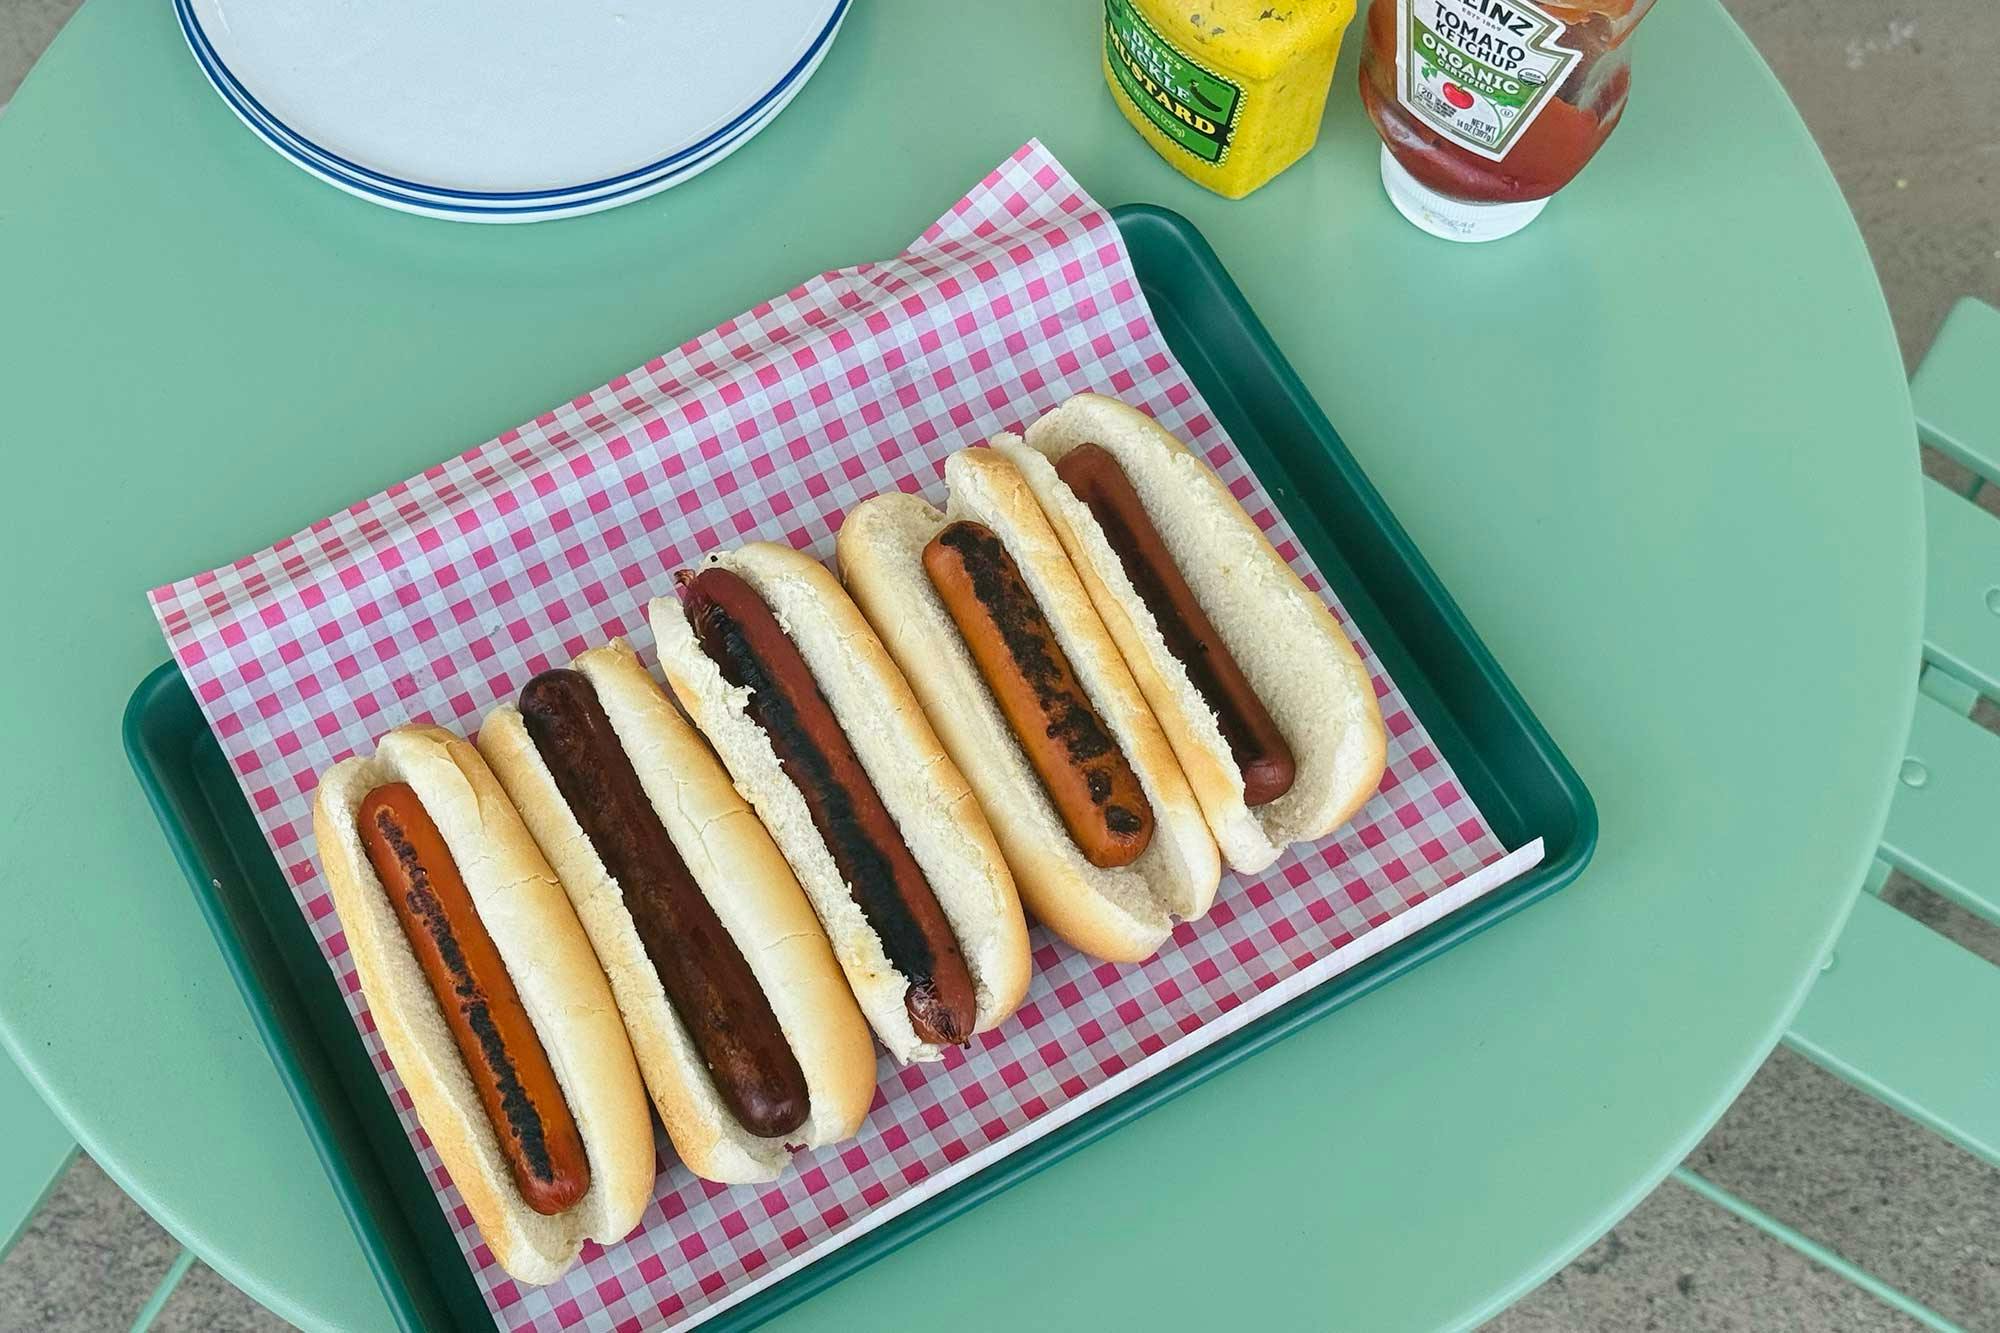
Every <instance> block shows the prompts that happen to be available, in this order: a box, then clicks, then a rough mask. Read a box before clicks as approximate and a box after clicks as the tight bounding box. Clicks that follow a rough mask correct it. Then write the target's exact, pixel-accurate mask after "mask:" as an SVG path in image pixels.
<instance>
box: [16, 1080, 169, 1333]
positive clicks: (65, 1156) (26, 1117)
mask: <svg viewBox="0 0 2000 1333" xmlns="http://www.w3.org/2000/svg"><path fill="white" fill-rule="evenodd" d="M75 1156H76V1144H75V1143H74V1142H73V1141H72V1140H71V1139H70V1136H69V1133H68V1131H66V1130H65V1129H64V1128H63V1127H62V1125H61V1123H60V1122H59V1121H57V1119H56V1118H55V1115H54V1114H53V1113H52V1112H51V1111H50V1110H49V1108H48V1106H47V1105H46V1104H44V1103H43V1101H42V1098H41V1094H40V1093H38V1092H36V1091H35V1089H34V1087H33V1086H32V1085H31V1084H30V1083H29V1082H28V1079H27V1076H26V1075H24V1074H23V1073H22V1072H21V1071H20V1070H19V1069H17V1068H15V1066H14V1062H13V1061H12V1060H10V1059H8V1058H7V1055H6V1053H5V1052H4V1051H0V1260H4V1259H5V1258H6V1257H7V1252H8V1251H9V1250H11V1249H13V1248H14V1242H15V1241H17V1240H19V1239H20V1238H21V1233H22V1232H23V1231H24V1230H26V1229H27V1226H28V1221H29V1219H30V1218H32V1217H33V1216H34V1215H35V1211H36V1210H37V1209H38V1208H40V1207H41V1206H42V1200H43V1199H45V1198H47V1197H48V1194H49V1191H50V1189H52V1188H53V1187H54V1186H55V1183H56V1181H57V1179H59V1178H60V1177H61V1176H62V1173H63V1172H64V1171H65V1170H67V1169H68V1168H69V1164H70V1159H71V1158H73V1157H75ZM193 1266H194V1255H193V1254H191V1253H189V1252H188V1250H187V1249H185V1248H183V1249H182V1250H181V1252H180V1254H179V1255H178V1256H177V1257H176V1258H175V1259H174V1262H173V1263H172V1264H170V1265H169V1266H168V1268H167V1271H166V1274H165V1276H163V1277H162V1278H161V1279H160V1281H159V1283H158V1284H157V1285H156V1286H155V1287H154V1288H153V1294H152V1295H151V1296H150V1297H149V1298H147V1301H146V1303H145V1304H144V1305H143V1306H141V1307H140V1308H139V1313H138V1314H137V1315H136V1316H134V1318H133V1320H132V1325H131V1333H146V1330H147V1329H149V1328H151V1327H152V1325H153V1320H154V1319H155V1318H156V1317H158V1315H159V1313H160V1311H161V1309H162V1308H164V1307H165V1305H166V1303H167V1297H169V1296H171V1295H173V1293H174V1288H175V1287H177V1286H179V1285H180V1280H181V1279H182V1278H183V1277H185V1276H186V1275H187V1271H188V1269H189V1268H191V1267H193Z"/></svg>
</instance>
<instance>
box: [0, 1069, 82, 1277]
mask: <svg viewBox="0 0 2000 1333" xmlns="http://www.w3.org/2000/svg"><path fill="white" fill-rule="evenodd" d="M0 1144H4V1145H5V1146H4V1147H0V1259H4V1258H6V1257H7V1251H9V1250H11V1249H13V1248H14V1242H15V1241H17V1240H19V1239H20V1237H21V1232H22V1231H23V1229H25V1228H26V1227H27V1225H28V1219H29V1218H31V1217H33V1216H34V1215H35V1209H37V1208H39V1207H41V1203H42V1200H43V1198H45V1197H46V1196H47V1195H48V1192H49V1187H50V1186H52V1185H54V1184H55V1183H56V1177H58V1176H60V1175H61V1174H62V1173H63V1169H64V1168H65V1167H67V1166H68V1165H69V1159H70V1158H71V1157H73V1156H74V1155H75V1154H76V1144H74V1143H72V1142H71V1141H70V1137H69V1135H68V1133H67V1132H65V1131H64V1129H63V1127H62V1126H61V1125H60V1124H59V1123H57V1121H56V1118H55V1115H54V1114H53V1113H52V1112H50V1110H49V1108H48V1107H47V1106H45V1105H44V1104H43V1103H42V1098H41V1094H40V1093H37V1092H36V1091H35V1089H34V1088H33V1087H32V1086H31V1085H30V1084H29V1082H28V1080H27V1077H26V1075H24V1074H22V1073H21V1071H20V1070H18V1069H16V1068H15V1067H14V1062H13V1061H12V1060H10V1059H8V1058H7V1055H6V1053H5V1052H3V1051H0Z"/></svg>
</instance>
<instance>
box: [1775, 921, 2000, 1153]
mask: <svg viewBox="0 0 2000 1333" xmlns="http://www.w3.org/2000/svg"><path fill="white" fill-rule="evenodd" d="M1995 1014H2000V968H1996V967H1994V966H1993V965H1992V964H1991V963H1989V962H1987V961H1986V960H1985V959H1983V958H1981V957H1979V956H1978V955H1977V954H1974V953H1972V952H1970V951H1969V950H1966V949H1962V948H1960V947H1959V946H1958V945H1957V944H1954V943H1953V942H1952V941H1950V940H1948V939H1946V938H1945V937H1944V936H1942V935H1939V934H1937V933H1936V932H1935V931H1933V930H1931V929H1929V928H1928V927H1926V926H1923V925H1920V924H1919V923H1917V922H1915V921H1913V920H1911V919H1910V918H1909V917H1907V916H1904V915H1903V914H1902V913H1901V912H1898V911H1897V910H1896V909H1895V908H1893V907H1891V906H1889V904H1887V903H1885V902H1883V901H1882V900H1881V899H1879V898H1873V897H1870V896H1869V895H1868V894H1865V893H1864V894H1861V895H1859V896H1858V897H1857V898H1856V900H1855V904H1854V914H1853V916H1851V917H1849V918H1848V922H1847V928H1846V930H1845V931H1843V932H1842V933H1841V937H1840V942H1839V943H1838V944H1837V945H1835V946H1834V956H1833V964H1832V966H1830V967H1829V968H1828V969H1827V970H1826V971H1824V972H1822V973H1820V976H1819V980H1818V981H1817V982H1815V983H1814V985H1813V989H1812V993H1811V994H1810V995H1808V996H1807V997H1806V1002H1805V1007H1804V1008H1802V1009H1800V1010H1799V1014H1798V1017H1797V1018H1795V1019H1794V1020H1793V1021H1792V1027H1791V1031H1789V1032H1787V1033H1786V1034H1785V1043H1786V1044H1787V1045H1789V1046H1791V1047H1793V1048H1794V1049H1795V1050H1797V1051H1798V1052H1799V1053H1800V1054H1802V1055H1804V1056H1806V1057H1807V1058H1808V1059H1810V1060H1812V1061H1813V1062H1814V1063H1815V1064H1818V1065H1821V1066H1822V1067H1824V1068H1826V1069H1827V1070H1829V1071H1831V1072H1832V1073H1834V1074H1837V1075H1839V1076H1840V1077H1841V1078H1844V1079H1846V1080H1847V1081H1848V1082H1849V1083H1852V1084H1854V1085H1855V1086H1856V1087H1859V1088H1861V1089H1862V1090H1863V1091H1866V1092H1869V1093H1872V1094H1873V1095H1874V1096H1876V1097H1879V1098H1880V1099H1882V1100H1883V1101H1884V1102H1887V1103H1888V1104H1889V1105H1890V1106H1893V1107H1895V1108H1896V1109H1897V1110H1899V1111H1901V1112H1902V1113H1903V1114H1904V1115H1907V1116H1909V1117H1910V1118H1911V1119H1913V1120H1916V1121H1917V1122H1919V1123H1920V1124H1924V1125H1927V1126H1929V1127H1930V1128H1931V1129H1933V1130H1935V1131H1936V1132H1937V1133H1939V1134H1942V1135H1943V1136H1944V1137H1945V1138H1947V1139H1950V1140H1951V1141H1952V1142H1953V1143H1956V1144H1958V1145H1959V1146H1960V1147H1961V1148H1964V1149H1965V1150H1966V1151H1967V1152H1970V1153H1973V1154H1975V1155H1977V1156H1979V1157H1983V1158H1984V1159H1986V1160H1987V1161H1989V1162H1992V1163H1994V1164H1995V1165H2000V1049H1996V1043H2000V1037H1996V1028H1995V1025H1994V1015H1995Z"/></svg>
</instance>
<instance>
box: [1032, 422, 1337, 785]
mask: <svg viewBox="0 0 2000 1333" xmlns="http://www.w3.org/2000/svg"><path fill="white" fill-rule="evenodd" d="M1056 475H1057V476H1059V477H1061V478H1062V479H1063V482H1064V483H1065V484H1066V485H1067V486H1068V487H1069V488H1070V490H1071V491H1073V492H1075V494H1076V498H1077V499H1079V500H1081V501H1083V503H1084V504H1085V505H1086V506H1088V507H1089V509H1090V513H1091V516H1092V517H1093V518H1095V519H1096V520H1097V526H1098V527H1100V528H1102V529H1104V537H1105V540H1106V541H1108V542H1110V543H1111V549H1112V550H1113V551H1115V552H1117V554H1118V561H1119V563H1120V564H1121V565H1123V566H1124V567H1125V577H1126V578H1128V579H1130V580H1132V587H1133V589H1134V591H1136V592H1137V593H1138V594H1139V600H1140V601H1142V602H1144V603H1145V604H1146V609H1147V610H1148V611H1151V612H1152V613H1153V620H1154V622H1155V623H1157V624H1158V625H1159V627H1160V635H1161V637H1162V638H1164V639H1165V640H1166V641H1167V651H1168V652H1170V653H1172V654H1173V655H1174V659H1175V660H1176V661H1178V662H1179V663H1180V664H1181V666H1182V667H1183V668H1184V669H1185V670H1186V671H1187V674H1188V681H1189V683H1191V684H1192V685H1193V686H1194V688H1195V690H1196V692H1197V693H1199V694H1200V695H1201V697H1202V701H1203V702H1204V703H1206V704H1207V705H1208V706H1209V708H1210V710H1211V711H1213V712H1214V713H1215V719H1216V721H1217V722H1218V723H1220V724H1221V727H1222V739H1223V740H1224V741H1226V742H1228V744H1229V756H1230V758H1232V759H1234V760H1235V761H1236V767H1237V768H1238V769H1239V770H1241V771H1242V774H1243V803H1244V804H1245V805H1250V806H1258V805H1269V804H1270V803H1271V802H1272V801H1275V800H1277V799H1278V798H1279V797H1280V796H1283V795H1284V794H1285V793H1286V792H1288V791H1290V790H1291V789H1292V781H1293V779H1294V778H1295V777H1296V776H1297V772H1298V770H1297V766H1296V765H1295V764H1294V763H1293V761H1292V747H1291V746H1289V745H1287V744H1286V743H1285V738H1284V735H1283V733H1281V732H1280V731H1279V730H1278V724H1277V723H1276V722H1274V721H1272V720H1271V714H1270V713H1269V712H1268V711H1267V710H1266V709H1265V707H1264V701H1263V700H1261V699H1259V698H1258V697H1257V692H1256V691H1255V690H1253V689H1251V688H1250V681H1249V679H1248V678H1247V677H1245V676H1244V674H1243V668H1242V667H1240V666H1238V665H1237V664H1236V658H1235V657H1234V656H1232V655H1231V654H1230V651H1229V645H1228V644H1226V643H1224V642H1223V641H1222V636H1221V635H1220V634H1217V633H1216V632H1215V626H1214V624H1213V623H1211V622H1210V620H1209V618H1208V613H1207V612H1206V611H1203V610H1202V609H1201V603H1200V602H1198V601H1196V600H1195V596H1194V590H1193V589H1192V588H1190V587H1188V584H1187V580H1186V579H1185V578H1183V577H1181V571H1180V567H1179V566H1178V565H1176V564H1175V563H1174V558H1173V556H1172V555H1170V554H1169V553H1168V551H1167V544H1166V542H1165V541H1164V540H1162V539H1161V537H1160V533H1159V530H1158V529H1157V528H1155V527H1154V526H1153V520H1152V519H1151V518H1150V517H1149V516H1148V515H1147V513H1146V506H1145V504H1144V503H1143V502H1142V501H1141V500H1140V499H1139V492H1138V491H1137V490H1135V489H1133V486H1132V480H1131V478H1129V477H1127V476H1126V475H1125V469H1124V468H1122V467H1120V466H1119V465H1118V460H1117V459H1116V458H1113V457H1112V456H1111V454H1110V453H1109V452H1108V451H1106V450H1105V449H1104V448H1103V447H1102V446H1100V445H1095V444H1083V445H1078V446H1077V447H1076V448H1074V449H1072V450H1070V451H1069V452H1068V453H1066V454H1064V455H1063V457H1062V461H1061V462H1059V463H1057V464H1056Z"/></svg>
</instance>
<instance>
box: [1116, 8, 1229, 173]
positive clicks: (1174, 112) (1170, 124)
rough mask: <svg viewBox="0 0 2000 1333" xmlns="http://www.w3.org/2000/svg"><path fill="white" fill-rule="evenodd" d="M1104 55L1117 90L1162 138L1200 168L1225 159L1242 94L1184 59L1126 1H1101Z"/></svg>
mask: <svg viewBox="0 0 2000 1333" xmlns="http://www.w3.org/2000/svg"><path fill="white" fill-rule="evenodd" d="M1104 55H1105V58H1106V59H1108V60H1109V61H1110V62H1111V69H1112V72H1113V73H1114V74H1116V75H1117V78H1118V86H1119V87H1120V88H1122V89H1123V90H1124V92H1125V95H1126V96H1127V97H1129V98H1131V99H1132V105H1134V106H1136V107H1138V108H1139V110H1140V112H1141V113H1143V114H1144V115H1145V117H1146V119H1148V120H1150V121H1152V122H1153V124H1155V125H1157V126H1159V128H1160V132H1161V133H1162V134H1165V135H1166V136H1167V137H1168V138H1169V139H1172V140H1173V141H1174V142H1175V143H1177V144H1179V145H1180V146H1181V147H1183V148H1185V149H1187V150H1188V151H1189V152H1190V153H1193V154H1194V155H1195V156H1196V157H1198V158H1200V159H1201V160H1202V161H1204V162H1221V161H1222V159H1223V158H1225V157H1227V156H1229V136H1230V133H1231V131H1233V130H1234V129H1235V128H1236V113H1237V112H1238V111H1239V110H1241V109H1242V106H1243V89H1242V88H1241V87H1239V86H1238V85H1237V84H1234V83H1231V82H1230V81H1229V80H1228V79H1225V78H1223V77H1222V76H1221V75H1219V74H1216V73H1214V72H1213V71H1211V70H1208V69H1205V68H1203V67H1202V66H1200V65H1198V64H1196V63H1195V62H1194V61H1193V60H1191V59H1189V58H1188V56H1187V54H1186V53H1185V52H1183V51H1182V50H1181V49H1180V48H1179V47H1177V46H1175V45H1174V44H1173V43H1172V42H1169V41H1168V40H1167V39H1166V38H1164V37H1162V36H1161V35H1160V34H1159V32H1158V31H1157V30H1155V29H1154V27H1153V25H1152V24H1150V23H1148V22H1147V21H1146V17H1145V15H1143V14H1141V13H1139V11H1137V10H1136V9H1134V8H1132V4H1131V0H1104Z"/></svg>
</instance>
